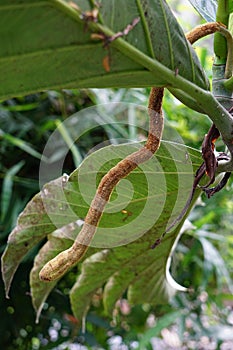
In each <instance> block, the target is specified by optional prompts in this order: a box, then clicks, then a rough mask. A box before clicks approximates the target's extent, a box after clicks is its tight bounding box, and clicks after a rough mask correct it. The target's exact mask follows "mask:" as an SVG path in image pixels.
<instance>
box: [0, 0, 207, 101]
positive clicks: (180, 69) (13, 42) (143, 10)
mask: <svg viewBox="0 0 233 350" xmlns="http://www.w3.org/2000/svg"><path fill="white" fill-rule="evenodd" d="M75 3H76V4H78V5H79V7H80V8H81V10H83V11H85V10H88V9H89V1H87V0H86V1H85V0H82V1H81V0H80V1H78V0H77V1H75ZM99 11H100V16H99V18H100V19H99V22H98V23H87V22H85V21H84V20H83V19H82V18H81V17H82V16H80V12H79V10H78V9H77V10H76V9H75V8H73V7H71V6H70V1H62V0H40V1H38V0H21V1H18V0H12V1H10V2H9V1H6V0H2V1H1V2H0V16H1V24H0V36H1V47H0V82H1V84H0V99H6V98H9V97H13V96H16V95H19V94H21V95H22V94H29V93H32V92H35V91H41V90H44V89H60V88H90V87H98V88H101V87H123V86H127V87H143V86H154V85H170V79H164V77H163V76H162V74H161V72H160V71H159V70H156V67H157V66H156V65H157V63H158V62H160V63H162V65H164V66H166V67H167V68H169V69H170V70H171V75H172V76H174V74H179V75H181V76H183V77H184V78H185V79H187V80H189V81H191V82H193V83H195V84H197V85H198V86H200V87H202V88H204V89H207V88H208V81H207V78H206V76H205V74H204V72H203V70H202V67H201V65H200V63H199V61H198V58H197V56H196V54H195V52H194V50H193V49H192V47H191V46H190V45H189V43H188V42H187V40H186V39H185V36H184V34H183V32H182V29H181V27H180V26H179V24H178V23H177V21H176V19H175V17H174V16H173V14H172V12H171V10H170V9H169V7H168V5H167V4H166V2H165V1H164V0H129V1H124V0H119V1H114V0H103V1H102V2H101V6H100V9H99ZM135 18H139V19H140V21H139V23H138V24H137V25H136V26H135V27H134V28H133V29H132V30H131V31H130V32H129V33H128V34H127V35H126V36H124V41H125V42H127V44H129V45H128V46H127V48H125V47H124V45H123V44H119V42H118V44H117V45H116V41H117V40H116V41H114V42H112V43H111V44H110V45H109V46H107V47H104V46H103V42H102V41H94V40H92V39H91V33H90V31H91V30H92V31H94V32H100V31H105V32H109V31H111V32H112V33H116V32H118V31H122V30H123V29H124V28H126V27H127V25H129V24H130V23H132V21H133V20H134V19H135ZM93 26H94V28H93ZM132 48H134V49H136V50H137V51H135V50H134V51H132ZM141 53H143V54H144V56H143V55H140V54H141ZM106 57H108V58H109V61H110V62H109V64H110V67H109V68H110V72H107V71H106V67H105V68H104V65H103V60H104V59H105V58H106ZM145 57H150V58H152V59H153V62H152V64H153V68H154V69H153V72H150V71H149V70H148V67H147V66H146V65H145V59H144V58H145ZM173 87H174V88H175V87H177V86H173Z"/></svg>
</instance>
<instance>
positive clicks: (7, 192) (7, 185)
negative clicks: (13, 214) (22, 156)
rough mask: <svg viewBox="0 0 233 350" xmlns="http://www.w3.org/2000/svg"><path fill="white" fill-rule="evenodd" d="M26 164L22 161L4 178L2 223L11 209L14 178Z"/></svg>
mask: <svg viewBox="0 0 233 350" xmlns="http://www.w3.org/2000/svg"><path fill="white" fill-rule="evenodd" d="M24 164H25V162H24V161H23V160H22V161H20V162H19V163H17V164H15V165H14V166H13V167H11V168H10V169H9V170H8V171H7V172H6V174H5V176H4V179H3V184H2V194H1V221H3V220H4V219H5V216H6V214H7V211H8V209H9V205H10V201H11V195H12V190H13V184H14V176H15V175H16V174H17V173H18V172H19V171H20V169H21V168H22V167H23V165H24Z"/></svg>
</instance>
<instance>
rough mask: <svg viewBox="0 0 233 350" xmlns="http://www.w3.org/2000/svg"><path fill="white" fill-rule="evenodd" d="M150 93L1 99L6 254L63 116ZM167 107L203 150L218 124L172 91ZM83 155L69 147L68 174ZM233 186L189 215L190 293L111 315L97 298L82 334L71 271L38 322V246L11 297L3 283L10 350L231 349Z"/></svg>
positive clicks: (183, 248) (186, 271)
mask: <svg viewBox="0 0 233 350" xmlns="http://www.w3.org/2000/svg"><path fill="white" fill-rule="evenodd" d="M197 50H199V49H197ZM199 53H200V55H201V60H202V63H203V64H204V66H205V68H206V70H207V71H208V70H210V67H209V66H208V62H210V59H209V56H208V55H207V52H206V50H205V49H203V50H202V51H200V52H199ZM148 94H149V90H147V89H131V90H126V89H112V90H106V89H104V90H81V91H76V90H65V91H64V90H63V91H62V92H57V91H48V92H44V93H40V94H35V95H30V96H27V97H20V98H15V99H12V100H7V101H2V103H1V107H0V138H1V144H0V157H1V158H0V181H1V222H0V232H1V236H0V238H1V252H2V251H3V250H4V248H5V244H6V239H7V236H8V234H9V232H10V231H11V229H12V228H13V227H14V225H15V222H16V218H17V215H18V214H19V213H20V212H21V211H22V209H23V208H24V206H25V204H26V203H27V202H28V200H29V199H30V198H32V196H33V195H34V194H35V193H37V192H38V190H39V186H38V167H39V163H40V157H41V154H42V152H43V148H44V145H45V143H46V141H47V140H48V138H49V136H50V135H51V133H52V131H53V130H55V129H56V127H57V122H58V120H61V121H62V120H64V119H65V118H67V117H68V116H69V115H71V114H73V113H74V112H75V111H78V110H80V109H82V108H86V107H87V106H90V105H93V104H98V103H101V102H108V101H127V102H134V103H140V104H143V105H146V104H147V99H148ZM174 106H175V108H174ZM164 111H165V116H166V118H167V119H168V120H169V122H170V124H171V125H173V126H174V127H175V128H177V130H178V131H179V132H180V134H181V136H182V137H183V138H184V140H185V142H186V144H187V145H189V146H191V147H195V148H198V146H200V145H201V142H202V139H203V135H204V134H205V132H206V131H207V130H208V127H209V125H210V122H209V120H208V119H207V118H206V117H204V116H201V115H200V114H198V113H195V112H193V111H191V110H189V109H187V108H186V107H184V106H182V105H181V104H179V103H178V102H177V101H175V100H174V99H173V98H172V97H171V95H169V94H167V96H166V98H165V104H164ZM127 133H128V135H129V138H130V139H132V138H135V139H137V138H138V137H140V135H137V134H135V130H132V129H130V128H129V129H128V130H127ZM119 136H120V135H119ZM108 138H110V134H109V129H107V128H102V127H100V128H99V129H98V132H95V134H94V135H93V134H86V135H85V137H83V139H81V142H79V143H78V144H77V150H78V155H79V157H80V160H81V159H82V158H83V157H85V155H86V154H87V152H88V151H89V149H90V148H92V147H93V146H95V145H96V144H98V143H99V142H102V141H103V140H107V139H108ZM218 147H219V148H220V149H221V147H222V145H221V144H218ZM57 156H58V157H59V154H58V155H57ZM78 161H79V159H78V158H77V156H76V157H74V155H73V154H72V153H69V155H68V157H67V158H66V163H65V168H66V172H67V173H70V172H71V171H72V170H73V169H74V167H76V166H77V165H78V164H77V163H78ZM232 186H233V185H232V181H231V182H230V183H229V185H228V188H227V189H226V190H224V191H223V192H220V193H218V194H217V195H215V197H214V198H212V199H210V200H208V205H206V206H203V205H205V203H206V204H207V200H206V198H204V197H202V200H203V202H199V205H198V206H197V207H196V208H195V209H194V211H193V212H192V213H191V216H190V220H191V222H192V224H193V225H194V227H191V228H189V230H188V231H187V232H186V233H185V234H184V235H183V237H182V239H181V242H180V244H179V246H178V249H177V252H176V255H175V258H174V264H173V276H174V277H175V279H176V280H177V281H178V282H179V283H181V284H182V285H185V286H187V287H189V288H190V292H189V293H186V294H183V293H182V294H181V293H180V294H178V295H177V296H175V297H174V298H173V300H172V301H171V303H170V304H168V305H166V306H157V307H151V306H150V305H141V306H136V307H133V308H130V306H129V305H128V304H127V301H126V300H124V299H123V300H122V301H121V302H119V306H118V308H117V309H116V311H115V314H114V319H113V320H110V319H108V318H106V317H105V315H104V314H103V309H102V304H101V299H100V297H99V296H98V294H97V295H96V296H95V298H94V299H93V302H92V307H91V309H90V312H89V313H88V316H87V321H86V333H85V334H82V332H81V330H79V329H78V327H77V323H76V320H75V319H74V318H73V316H72V315H71V310H70V305H69V298H68V293H69V289H70V288H71V287H72V285H73V283H74V281H75V274H74V273H73V272H70V273H69V274H67V275H66V276H65V277H64V278H63V279H62V280H61V281H60V282H59V284H58V285H57V287H56V289H55V290H54V291H53V292H52V293H51V295H50V297H49V299H48V300H47V302H46V304H45V306H44V309H43V313H42V317H41V319H40V323H39V324H35V323H34V321H35V314H34V311H33V308H32V306H31V299H30V296H29V295H28V292H29V286H28V275H29V271H30V269H31V267H32V262H33V259H34V256H35V254H36V252H37V251H38V249H39V247H37V248H36V249H34V251H33V252H31V253H30V255H28V256H27V258H26V259H25V260H24V262H23V264H21V266H20V268H19V270H18V271H17V273H16V277H15V279H14V281H13V286H12V294H11V299H10V300H6V299H5V297H4V291H3V285H2V281H1V286H0V288H1V292H0V293H1V294H0V302H1V305H0V307H1V327H0V332H1V333H0V334H1V338H0V339H1V344H0V345H1V347H2V348H4V349H5V348H6V349H9V350H11V349H20V350H24V349H25V350H26V349H65V348H68V349H71V345H69V344H71V343H76V344H84V345H85V346H86V347H89V348H103V349H108V348H111V349H119V348H120V346H121V348H122V349H127V348H129V349H135V348H137V346H139V348H140V349H143V348H145V349H151V348H152V344H154V345H155V344H156V345H157V346H158V345H159V346H160V348H161V349H163V346H164V343H163V342H162V340H161V338H163V339H165V341H167V343H166V345H165V346H166V347H165V348H166V349H169V346H170V347H171V348H174V347H177V348H179V349H181V348H182V347H183V348H184V349H197V348H201V346H203V344H204V346H205V349H208V347H209V348H213V349H217V348H218V347H219V348H221V349H230V347H231V346H232V344H231V343H229V341H230V340H231V339H232V324H233V321H232V318H233V316H232V303H233V297H232V293H231V292H230V288H232V286H231V282H230V277H232V276H230V274H229V271H230V272H232V257H233V240H232V224H231V223H232V220H233V217H232V215H233V214H232V202H231V198H232ZM219 253H220V254H219ZM152 337H157V338H156V339H155V338H154V339H152ZM151 339H152V340H151ZM169 341H170V343H169ZM172 342H173V343H172ZM227 344H229V345H227ZM117 346H118V347H117ZM124 346H125V347H124ZM211 346H212V347H211ZM227 346H229V347H227Z"/></svg>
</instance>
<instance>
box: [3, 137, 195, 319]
mask: <svg viewBox="0 0 233 350" xmlns="http://www.w3.org/2000/svg"><path fill="white" fill-rule="evenodd" d="M138 147H141V144H137V143H133V144H127V145H124V144H123V145H117V146H108V147H105V148H103V149H100V150H99V151H96V152H94V153H92V154H91V155H90V156H88V157H87V158H86V159H85V160H84V162H83V163H82V164H81V166H80V167H79V168H78V169H77V170H75V171H74V172H73V173H72V174H71V176H70V177H69V179H68V176H63V177H62V178H59V179H57V180H55V181H52V182H50V183H48V184H46V185H45V186H44V188H43V189H42V191H41V192H40V193H39V194H37V195H36V196H35V197H34V198H33V199H32V201H31V202H30V203H29V204H28V205H27V207H26V208H25V210H24V211H23V213H22V214H21V215H20V217H19V220H18V223H17V226H16V228H15V229H14V230H13V232H12V233H11V235H10V236H9V241H8V245H7V248H6V250H5V252H4V254H3V258H2V271H3V279H4V283H5V286H6V292H7V294H8V292H9V288H10V284H11V281H12V278H13V275H14V273H15V270H16V269H17V267H18V265H19V263H20V261H21V260H22V258H23V257H24V256H25V255H26V254H27V252H28V251H29V250H30V249H31V248H32V247H33V246H35V245H36V244H37V243H38V242H39V241H41V240H42V239H43V238H44V237H45V236H46V235H48V239H49V242H48V243H46V244H45V246H44V247H42V249H41V251H40V252H39V255H38V257H37V258H36V260H35V265H34V268H33V270H32V272H31V278H30V283H31V288H32V298H33V304H34V306H35V308H36V310H37V318H38V317H39V314H40V312H41V308H42V305H43V302H44V300H45V299H46V297H47V296H48V293H49V292H50V290H51V289H52V288H53V287H54V285H55V283H51V284H49V285H47V284H46V283H44V282H41V281H40V280H39V277H38V272H39V270H40V268H41V267H42V265H43V264H44V263H46V262H47V261H48V260H49V259H50V258H52V257H53V256H55V255H56V254H57V253H58V252H59V251H61V250H63V249H66V248H67V247H68V246H69V245H71V244H72V241H73V240H74V239H75V237H76V236H77V235H78V233H79V231H80V225H81V219H83V218H84V217H85V215H86V213H87V211H88V208H89V205H90V201H91V200H92V198H93V195H94V193H95V190H96V184H97V183H98V182H99V181H100V179H101V178H102V176H103V175H104V174H105V173H106V172H107V171H108V170H109V169H110V168H111V167H112V166H114V165H115V164H116V163H117V162H118V160H119V159H122V158H124V157H125V156H126V155H128V154H129V153H132V152H133V151H135V149H138ZM200 163H201V155H200V153H199V152H198V151H195V150H193V149H190V148H187V147H185V146H183V145H179V144H176V143H172V142H165V141H163V142H162V144H161V147H160V149H159V151H158V153H157V154H156V156H153V157H152V159H151V160H149V161H147V162H146V163H145V164H142V165H140V167H138V168H137V169H135V170H134V171H133V172H132V173H131V174H130V175H129V176H128V177H127V179H124V180H121V181H120V183H119V184H118V186H117V187H116V189H114V192H113V193H112V196H111V201H110V202H109V203H108V204H107V206H106V209H105V212H104V214H103V216H102V219H101V222H100V225H99V227H98V229H97V232H96V235H95V238H94V239H93V241H92V244H91V247H90V248H89V250H88V254H87V256H85V257H84V259H85V260H84V262H83V264H82V268H81V274H80V275H79V277H78V280H77V283H76V284H75V285H74V287H73V288H72V291H71V295H70V297H71V303H72V308H73V311H74V314H75V316H76V317H77V318H78V319H80V318H81V317H82V316H83V314H84V313H85V311H86V310H87V308H88V306H89V303H90V301H91V298H92V296H93V294H94V293H95V292H96V290H97V289H98V288H99V287H102V286H103V285H104V284H105V283H106V287H105V290H104V303H105V308H106V311H107V312H108V313H110V312H111V310H112V309H113V307H114V305H115V302H116V301H117V299H118V298H119V297H120V296H121V295H122V293H123V292H124V291H125V290H126V289H127V288H128V298H129V301H130V302H131V303H134V304H135V303H141V302H151V303H161V302H166V301H167V300H168V298H169V297H170V296H171V295H172V294H173V293H174V292H175V289H176V286H174V285H173V286H172V285H170V284H169V283H168V281H167V279H166V262H167V259H168V257H169V254H170V251H171V248H172V246H173V243H174V241H175V239H176V237H177V235H178V233H179V230H180V225H179V227H177V228H176V229H175V230H173V231H172V232H169V233H167V235H166V236H165V238H164V240H163V241H162V243H161V244H160V245H159V246H158V247H157V248H156V249H155V250H151V248H150V246H151V245H152V244H153V243H154V242H155V240H156V239H157V238H158V237H160V236H161V235H162V233H163V232H165V230H166V227H168V225H169V224H170V223H171V222H173V220H174V219H175V218H176V217H177V216H178V214H179V213H180V211H181V210H182V209H183V207H184V204H185V203H186V200H187V197H188V196H189V193H190V190H191V188H192V181H193V172H194V171H195V170H196V168H197V167H198V166H199V164H200ZM88 256H89V257H88ZM100 272H101V273H100ZM148 277H149V279H148ZM145 280H146V281H147V283H145ZM115 288H116V290H115Z"/></svg>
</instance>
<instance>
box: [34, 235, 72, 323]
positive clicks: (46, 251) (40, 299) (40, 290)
mask: <svg viewBox="0 0 233 350" xmlns="http://www.w3.org/2000/svg"><path fill="white" fill-rule="evenodd" d="M71 244H72V241H70V240H65V239H63V240H62V239H56V238H54V237H50V238H49V241H48V242H47V243H46V244H44V246H43V247H42V248H41V249H40V252H39V253H38V255H37V256H36V258H35V261H34V266H33V268H32V270H31V272H30V286H31V295H32V304H33V307H34V309H35V310H36V322H38V321H39V317H40V314H41V310H42V308H43V305H44V302H45V300H46V299H47V297H48V295H49V294H50V292H51V290H52V289H53V288H54V287H55V285H56V284H57V281H53V282H49V283H41V281H40V279H39V272H40V270H41V269H42V267H43V266H44V265H45V264H46V263H47V262H48V261H49V260H51V259H52V258H53V257H54V256H55V255H57V254H59V253H60V252H61V251H62V250H63V249H66V248H68V247H69V246H71Z"/></svg>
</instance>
